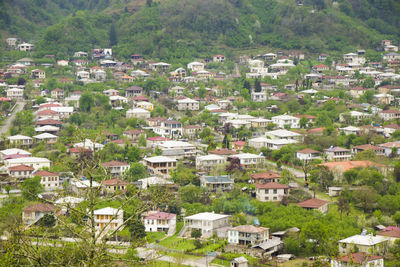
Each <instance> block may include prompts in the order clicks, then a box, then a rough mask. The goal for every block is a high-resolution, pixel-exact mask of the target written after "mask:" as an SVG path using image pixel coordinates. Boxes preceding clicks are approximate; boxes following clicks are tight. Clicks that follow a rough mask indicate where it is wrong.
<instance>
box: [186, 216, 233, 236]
mask: <svg viewBox="0 0 400 267" xmlns="http://www.w3.org/2000/svg"><path fill="white" fill-rule="evenodd" d="M230 217H231V216H230V215H223V214H216V213H213V212H202V213H198V214H195V215H191V216H187V217H185V218H183V219H184V227H187V229H188V230H189V231H192V230H194V229H198V230H200V231H201V233H202V237H204V238H208V237H211V236H212V235H213V234H217V236H221V235H222V236H223V235H224V233H225V232H226V229H225V232H220V231H218V230H222V231H223V228H227V227H230V226H231V224H230V222H229V218H230ZM189 233H190V232H189Z"/></svg>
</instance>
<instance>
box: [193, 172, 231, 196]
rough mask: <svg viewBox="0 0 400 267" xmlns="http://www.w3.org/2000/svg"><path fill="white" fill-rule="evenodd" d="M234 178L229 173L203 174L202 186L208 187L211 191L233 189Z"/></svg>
mask: <svg viewBox="0 0 400 267" xmlns="http://www.w3.org/2000/svg"><path fill="white" fill-rule="evenodd" d="M233 184H234V182H233V180H231V178H230V176H229V175H219V176H201V177H200V186H202V187H205V188H207V189H208V190H209V191H212V192H216V191H230V190H232V189H233Z"/></svg>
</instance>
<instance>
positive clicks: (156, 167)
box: [143, 156, 177, 176]
mask: <svg viewBox="0 0 400 267" xmlns="http://www.w3.org/2000/svg"><path fill="white" fill-rule="evenodd" d="M143 161H144V165H145V166H146V167H147V169H148V170H149V171H150V172H151V173H153V174H155V175H158V174H159V175H161V176H166V175H169V174H170V172H171V170H175V169H176V163H177V161H176V159H174V158H170V157H165V156H155V157H150V158H144V159H143Z"/></svg>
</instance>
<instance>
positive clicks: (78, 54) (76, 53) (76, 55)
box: [74, 51, 88, 57]
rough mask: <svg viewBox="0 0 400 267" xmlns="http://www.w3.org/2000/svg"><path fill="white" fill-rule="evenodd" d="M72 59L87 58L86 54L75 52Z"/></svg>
mask: <svg viewBox="0 0 400 267" xmlns="http://www.w3.org/2000/svg"><path fill="white" fill-rule="evenodd" d="M74 57H88V53H87V52H83V51H79V52H75V53H74Z"/></svg>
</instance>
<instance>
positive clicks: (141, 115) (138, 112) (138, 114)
mask: <svg viewBox="0 0 400 267" xmlns="http://www.w3.org/2000/svg"><path fill="white" fill-rule="evenodd" d="M150 116H151V113H150V111H148V110H145V109H143V108H133V109H129V110H127V111H126V118H128V119H129V118H138V119H148V118H150Z"/></svg>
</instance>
